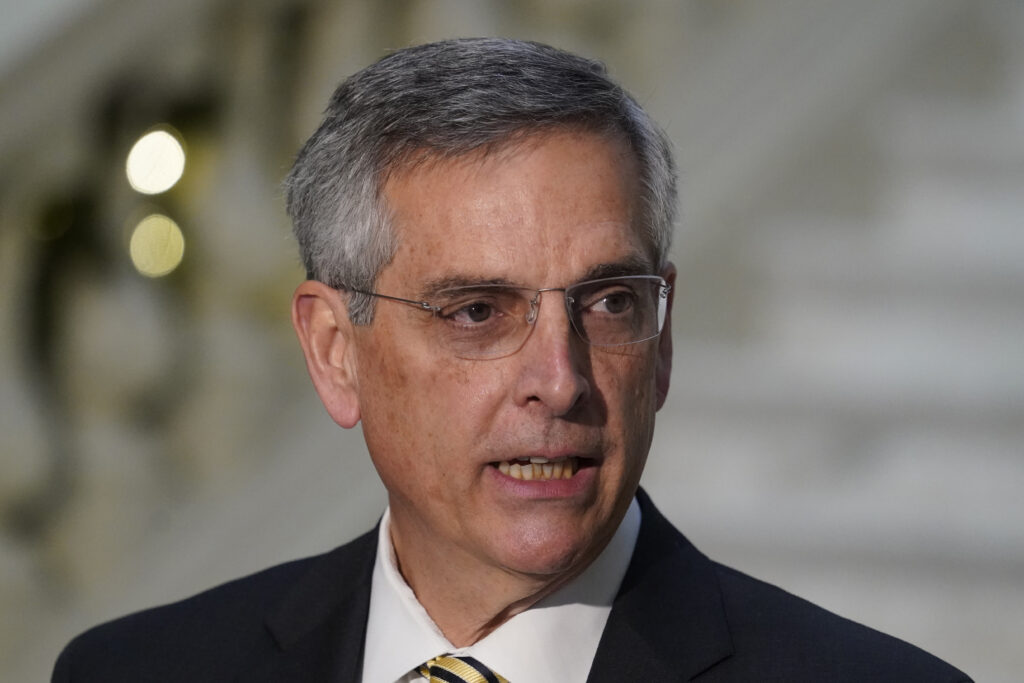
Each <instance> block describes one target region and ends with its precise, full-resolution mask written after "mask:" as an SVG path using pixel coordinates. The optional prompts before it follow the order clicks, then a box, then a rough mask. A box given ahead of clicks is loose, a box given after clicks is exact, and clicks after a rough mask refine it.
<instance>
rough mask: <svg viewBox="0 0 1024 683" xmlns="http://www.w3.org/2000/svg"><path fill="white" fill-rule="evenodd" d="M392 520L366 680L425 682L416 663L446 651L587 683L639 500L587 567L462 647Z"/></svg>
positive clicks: (379, 573) (526, 676)
mask: <svg viewBox="0 0 1024 683" xmlns="http://www.w3.org/2000/svg"><path fill="white" fill-rule="evenodd" d="M390 521H391V516H390V510H386V511H385V512H384V517H383V518H382V519H381V523H380V536H379V538H378V541H377V559H376V561H375V563H374V566H373V585H372V587H371V590H370V616H369V621H368V623H367V626H366V648H365V651H364V653H363V683H412V682H414V681H419V682H420V683H422V681H423V678H422V677H421V676H420V675H419V674H417V673H416V671H415V669H416V667H418V666H419V665H421V664H423V663H424V662H426V661H427V660H428V659H431V658H433V657H436V656H438V655H442V654H455V655H469V656H472V657H475V658H477V659H478V660H480V661H481V662H483V663H484V664H485V665H486V666H487V667H489V668H490V669H492V670H493V671H495V672H497V673H499V674H501V675H502V676H504V677H505V678H506V679H508V680H509V682H510V683H544V682H545V681H552V682H556V681H557V682H558V683H575V682H578V683H585V681H586V680H587V675H588V674H589V673H590V665H591V662H593V660H594V655H595V654H596V653H597V645H598V642H599V641H600V640H601V633H602V632H603V631H604V626H605V622H607V621H608V614H609V613H610V612H611V608H612V600H614V599H615V595H616V593H618V590H619V585H620V584H621V583H622V578H623V577H624V576H625V574H626V569H627V568H628V567H629V561H630V559H631V558H632V556H633V547H634V546H635V545H636V538H637V535H638V534H639V533H640V506H639V505H638V504H637V502H636V499H634V500H633V502H632V503H631V504H630V506H629V509H628V510H627V512H626V516H625V517H624V518H623V520H622V524H620V525H619V528H618V530H616V532H615V535H614V536H612V539H611V541H610V542H609V543H608V546H607V547H606V548H605V549H604V550H603V551H602V552H601V554H600V555H599V556H598V557H597V559H595V560H594V562H593V563H591V565H590V566H589V567H587V568H586V569H585V570H584V571H583V573H581V574H580V575H579V576H577V577H576V578H575V579H573V580H572V581H570V582H569V583H567V584H566V585H565V586H562V587H561V588H560V589H558V590H557V591H555V592H554V593H552V594H551V595H549V596H548V597H546V598H544V599H543V600H541V601H540V602H538V603H537V604H536V605H534V606H533V607H531V608H530V609H528V610H526V611H524V612H520V613H519V614H517V615H515V616H514V617H512V618H511V619H509V620H508V621H506V622H505V623H504V624H502V625H501V626H499V627H498V628H496V629H495V630H494V631H492V632H491V633H489V634H488V635H487V636H485V637H484V638H481V639H480V640H479V641H477V642H476V643H474V644H472V645H470V646H469V647H463V648H457V647H455V646H454V645H452V644H451V643H450V642H448V640H447V639H446V638H445V637H444V634H442V633H441V629H439V628H438V627H437V625H436V624H435V623H434V621H433V620H432V619H431V618H430V616H429V615H428V614H427V611H426V610H425V609H423V606H422V605H420V603H419V601H418V600H417V599H416V596H415V595H414V594H413V592H412V589H411V588H409V585H408V584H407V583H406V582H405V579H403V578H402V575H401V573H399V571H398V563H397V561H396V560H395V550H394V547H393V546H392V544H391V533H390Z"/></svg>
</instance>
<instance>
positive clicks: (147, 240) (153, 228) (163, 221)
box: [128, 213, 185, 277]
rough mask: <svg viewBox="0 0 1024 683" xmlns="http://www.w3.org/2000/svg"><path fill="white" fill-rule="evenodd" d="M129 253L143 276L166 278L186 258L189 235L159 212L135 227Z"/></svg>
mask: <svg viewBox="0 0 1024 683" xmlns="http://www.w3.org/2000/svg"><path fill="white" fill-rule="evenodd" d="M128 253H129V254H130V255H131V258H132V264H133V265H134V266H135V269H136V270H138V271H139V272H140V273H142V274H143V275H145V276H146V277H162V276H164V275H167V274H168V273H170V272H171V271H173V270H174V269H175V268H177V267H178V265H179V264H180V263H181V259H182V258H183V257H184V256H185V236H184V235H182V234H181V228H179V227H178V224H177V223H175V222H174V221H173V220H171V219H170V218H168V217H167V216H163V215H160V214H158V213H155V214H152V215H150V216H146V217H145V218H143V219H142V220H141V221H139V224H138V225H136V226H135V230H134V231H133V232H132V238H131V241H130V242H129V244H128Z"/></svg>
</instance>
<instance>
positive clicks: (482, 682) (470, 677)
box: [418, 655, 508, 683]
mask: <svg viewBox="0 0 1024 683" xmlns="http://www.w3.org/2000/svg"><path fill="white" fill-rule="evenodd" d="M418 671H419V672H420V675H421V676H423V678H425V679H427V680H428V681H430V683H508V680H506V679H505V678H503V677H501V676H499V675H498V674H496V673H494V672H493V671H491V670H490V669H488V668H487V667H486V666H484V665H483V664H482V663H481V662H480V661H479V660H477V659H473V658H472V657H455V656H453V655H441V656H440V657H434V658H433V659H431V660H430V661H428V662H427V663H426V664H422V665H420V668H419V669H418Z"/></svg>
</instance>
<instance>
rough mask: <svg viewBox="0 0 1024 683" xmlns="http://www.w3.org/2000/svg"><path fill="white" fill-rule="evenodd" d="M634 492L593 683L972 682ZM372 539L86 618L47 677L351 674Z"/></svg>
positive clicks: (321, 677)
mask: <svg viewBox="0 0 1024 683" xmlns="http://www.w3.org/2000/svg"><path fill="white" fill-rule="evenodd" d="M638 496H639V499H640V504H641V508H642V510H643V522H642V524H641V528H640V535H639V538H638V539H637V545H636V549H635V551H634V554H633V559H632V562H631V564H630V566H629V570H628V571H627V573H626V576H625V578H624V580H623V584H622V587H621V589H620V591H619V595H618V597H617V598H616V599H615V603H614V605H613V607H612V611H611V615H610V617H609V619H608V624H607V626H606V627H605V630H604V634H603V635H602V637H601V643H600V647H599V648H598V652H597V656H596V658H595V660H594V665H593V668H592V670H591V673H590V678H589V681H590V683H602V682H609V683H610V682H612V681H615V682H617V683H623V682H627V681H652V682H653V681H687V680H694V681H699V682H700V683H712V682H719V681H742V682H743V683H751V682H761V681H765V682H767V681H778V682H780V683H781V682H783V681H785V682H786V683H793V682H798V681H808V682H811V681H813V682H815V683H821V682H823V681H827V682H830V683H836V682H844V681H851V682H852V681H858V682H859V681H870V682H871V683H884V682H887V681H891V682H893V683H896V682H897V681H898V682H899V683H912V682H916V681H920V682H922V683H923V682H925V681H927V682H928V683H935V682H948V683H953V682H962V681H969V680H970V679H968V678H967V676H966V675H965V674H963V673H962V672H960V671H957V670H956V669H954V668H953V667H951V666H949V665H948V664H946V663H944V662H942V661H940V660H938V659H936V658H935V657H932V656H931V655H929V654H927V653H925V652H924V651H922V650H919V649H918V648H916V647H914V646H912V645H909V644H907V643H905V642H902V641H900V640H897V639H895V638H892V637H890V636H886V635H884V634H882V633H879V632H877V631H873V630H871V629H869V628H866V627H864V626H861V625H859V624H855V623H853V622H851V621H848V620H846V619H843V618H841V617H838V616H836V615H834V614H831V613H830V612H827V611H825V610H823V609H821V608H819V607H816V606H814V605H812V604H811V603H809V602H806V601H804V600H801V599H800V598H797V597H795V596H793V595H790V594H789V593H786V592H785V591H782V590H781V589H779V588H776V587H775V586H771V585H769V584H766V583H763V582H761V581H758V580H756V579H752V578H750V577H748V576H746V575H744V574H741V573H739V572H737V571H734V570H732V569H729V568H728V567H723V566H722V565H719V564H717V563H715V562H712V561H711V560H709V559H708V558H706V557H705V556H704V555H702V554H701V553H700V552H699V551H698V550H697V549H696V548H694V547H693V545H691V544H690V542H689V541H687V540H686V539H685V538H684V537H683V536H682V534H680V533H679V532H678V531H676V529H675V528H674V527H673V526H672V525H671V524H670V523H669V522H668V521H667V520H666V519H665V518H664V517H662V516H661V514H660V513H659V512H658V510H657V509H656V508H655V507H654V505H653V504H652V503H651V501H650V499H649V498H647V496H646V495H645V494H644V493H643V491H641V492H640V493H639V494H638ZM376 541H377V535H376V532H370V533H368V534H366V535H364V536H361V537H360V538H358V539H356V540H355V541H352V542H351V543H349V544H347V545H344V546H342V547H340V548H337V549H336V550H334V551H332V552H329V553H327V554H325V555H321V556H318V557H313V558H309V559H305V560H299V561H296V562H291V563H288V564H284V565H280V566H277V567H273V568H271V569H268V570H266V571H263V572H260V573H258V574H255V575H253V576H249V577H246V578H243V579H239V580H237V581H233V582H231V583H228V584H225V585H223V586H219V587H217V588H214V589H211V590H209V591H206V592H205V593H201V594H199V595H196V596H194V597H192V598H189V599H187V600H184V601H182V602H178V603H174V604H171V605H166V606H163V607H158V608H155V609H151V610H147V611H145V612H140V613H138V614H133V615H130V616H127V617H124V618H122V619H119V620H117V621H113V622H111V623H108V624H104V625H102V626H99V627H96V628H94V629H92V630H90V631H88V632H86V633H85V634H83V635H81V636H79V637H78V638H76V639H75V640H73V641H72V642H71V643H70V644H69V645H68V646H67V648H65V650H64V652H62V653H61V655H60V658H59V659H58V660H57V665H56V668H55V670H54V673H53V680H54V681H60V682H64V681H74V682H75V683H83V682H86V681H88V682H97V683H99V682H103V683H120V682H129V681H130V682H132V683H142V682H144V681H161V682H165V681H167V682H169V681H182V682H188V683H199V682H203V681H211V682H212V681H218V682H220V681H240V682H242V681H245V682H256V681H302V682H306V681H309V682H313V681H336V682H339V683H341V682H351V681H357V682H358V681H359V676H360V668H361V666H362V656H363V635H364V631H365V628H366V619H367V613H368V611H369V604H370V577H371V575H372V570H373V563H374V557H375V553H376V545H377V542H376ZM513 683H535V682H532V681H513Z"/></svg>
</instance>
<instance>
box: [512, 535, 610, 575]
mask: <svg viewBox="0 0 1024 683" xmlns="http://www.w3.org/2000/svg"><path fill="white" fill-rule="evenodd" d="M572 531H573V532H575V533H568V534H567V533H558V532H553V530H550V529H547V530H537V531H534V532H530V531H529V530H526V531H525V532H524V531H523V530H522V529H520V530H519V533H518V534H515V538H514V540H513V541H512V542H511V543H510V544H509V545H507V546H506V547H505V552H504V553H503V554H504V555H505V557H504V562H503V564H504V565H505V567H506V568H507V569H509V570H510V571H513V572H515V573H517V574H526V575H530V576H536V577H545V578H557V577H561V576H563V575H565V576H572V575H575V574H576V573H577V572H578V571H580V570H581V569H582V568H583V567H585V566H586V565H587V564H589V563H590V561H591V560H593V558H594V557H596V556H597V554H598V552H600V550H599V549H598V550H595V549H594V546H595V544H596V542H597V539H596V538H593V537H579V536H578V533H579V529H578V528H576V529H574V530H572ZM602 547H603V543H602Z"/></svg>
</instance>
